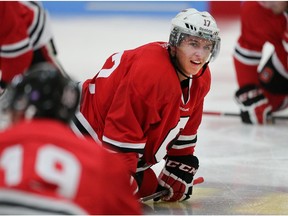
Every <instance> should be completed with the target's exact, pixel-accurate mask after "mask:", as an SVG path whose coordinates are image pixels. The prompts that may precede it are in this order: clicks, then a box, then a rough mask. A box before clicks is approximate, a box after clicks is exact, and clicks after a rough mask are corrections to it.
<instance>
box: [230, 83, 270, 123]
mask: <svg viewBox="0 0 288 216" xmlns="http://www.w3.org/2000/svg"><path fill="white" fill-rule="evenodd" d="M235 100H236V102H237V104H238V105H239V107H240V110H241V113H240V114H241V119H242V122H243V123H247V124H266V123H271V122H272V118H271V117H272V116H271V110H272V106H271V105H270V104H269V101H268V99H267V98H266V97H265V95H264V94H263V92H262V90H261V89H260V88H258V87H257V86H256V85H246V86H244V87H242V88H240V89H239V90H238V91H236V93H235Z"/></svg>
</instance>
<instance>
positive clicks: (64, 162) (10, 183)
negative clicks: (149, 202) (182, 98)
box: [0, 119, 141, 215]
mask: <svg viewBox="0 0 288 216" xmlns="http://www.w3.org/2000/svg"><path fill="white" fill-rule="evenodd" d="M0 140H1V145H0V205H1V208H0V212H1V213H2V214H35V213H36V214H46V215H48V214H82V215H84V214H93V215H96V214H100V215H104V214H111V215H112V214H113V215H114V214H141V210H140V204H139V202H138V200H137V199H136V198H135V197H134V195H133V192H132V189H131V188H130V183H129V178H130V176H129V173H128V171H127V169H125V165H124V164H123V162H122V160H121V159H119V158H118V157H117V156H115V155H112V154H111V153H109V152H107V150H105V149H103V148H102V147H101V146H100V145H98V144H96V143H95V142H89V141H88V140H86V139H82V138H78V137H76V136H75V134H74V133H73V132H72V131H71V130H70V128H68V127H67V126H66V125H63V124H62V123H59V122H56V121H51V120H45V119H42V120H40V119H39V120H33V121H30V122H22V123H19V124H17V125H15V126H13V127H12V128H9V129H7V130H6V131H3V132H1V133H0Z"/></svg>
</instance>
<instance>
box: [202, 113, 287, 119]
mask: <svg viewBox="0 0 288 216" xmlns="http://www.w3.org/2000/svg"><path fill="white" fill-rule="evenodd" d="M203 114H204V115H215V116H231V117H240V113H233V112H214V111H203ZM272 119H273V120H288V116H275V115H274V116H272Z"/></svg>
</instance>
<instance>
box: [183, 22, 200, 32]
mask: <svg viewBox="0 0 288 216" xmlns="http://www.w3.org/2000/svg"><path fill="white" fill-rule="evenodd" d="M185 26H186V28H188V29H191V30H193V31H197V29H196V27H195V26H193V25H189V24H188V23H185Z"/></svg>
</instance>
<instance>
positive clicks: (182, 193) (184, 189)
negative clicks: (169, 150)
mask: <svg viewBox="0 0 288 216" xmlns="http://www.w3.org/2000/svg"><path fill="white" fill-rule="evenodd" d="M198 167H199V161H198V158H197V157H195V156H194V155H185V156H168V157H167V159H166V163H165V167H164V168H163V170H162V171H161V173H160V175H159V178H158V181H159V185H160V187H159V188H158V190H163V188H167V189H168V190H169V194H168V195H167V196H164V197H162V200H164V201H169V202H174V201H183V200H187V199H189V198H190V195H192V188H193V177H194V175H195V173H196V172H197V170H198Z"/></svg>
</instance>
